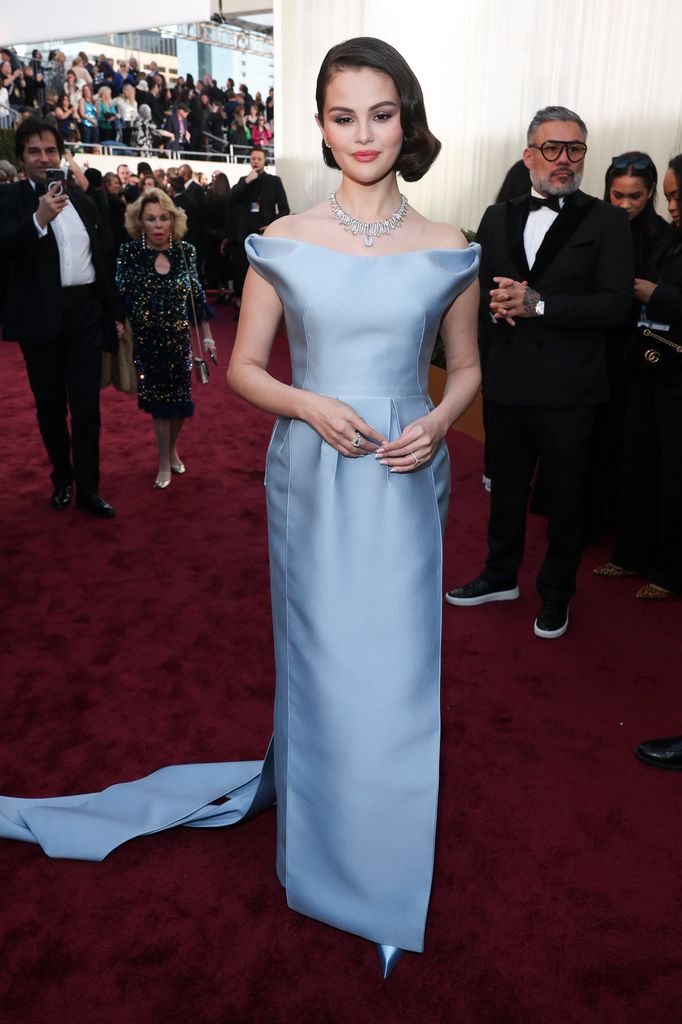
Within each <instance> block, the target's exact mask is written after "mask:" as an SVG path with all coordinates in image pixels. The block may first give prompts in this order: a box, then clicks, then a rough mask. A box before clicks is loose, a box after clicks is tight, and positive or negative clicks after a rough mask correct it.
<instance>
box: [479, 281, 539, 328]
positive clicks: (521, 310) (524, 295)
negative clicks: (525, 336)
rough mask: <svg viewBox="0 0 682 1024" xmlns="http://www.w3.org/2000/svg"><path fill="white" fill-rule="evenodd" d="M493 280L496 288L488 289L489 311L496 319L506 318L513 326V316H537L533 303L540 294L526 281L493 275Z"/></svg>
mask: <svg viewBox="0 0 682 1024" xmlns="http://www.w3.org/2000/svg"><path fill="white" fill-rule="evenodd" d="M493 281H494V282H495V284H496V285H497V288H491V290H490V312H491V313H492V314H493V316H494V317H495V318H496V319H501V320H506V322H507V323H508V324H509V326H510V327H514V325H515V323H516V321H515V320H514V317H517V316H522V317H532V316H537V313H536V312H535V304H536V303H537V302H538V300H539V299H540V296H539V294H538V293H537V292H534V291H533V289H532V288H529V287H528V282H527V281H515V280H514V278H513V277H494V278H493Z"/></svg>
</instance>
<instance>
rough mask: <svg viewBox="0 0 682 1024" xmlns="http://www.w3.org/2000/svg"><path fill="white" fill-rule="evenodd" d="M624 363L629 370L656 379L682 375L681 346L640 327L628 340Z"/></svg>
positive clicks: (670, 339) (646, 328) (677, 342)
mask: <svg viewBox="0 0 682 1024" xmlns="http://www.w3.org/2000/svg"><path fill="white" fill-rule="evenodd" d="M625 361H626V363H627V365H628V366H629V367H630V369H631V370H636V371H639V372H641V373H648V374H650V375H651V376H656V377H674V376H676V375H677V374H679V373H682V344H681V343H680V342H679V341H676V340H675V339H674V338H668V337H666V336H665V335H664V334H658V333H657V332H656V331H652V330H651V328H650V327H645V326H644V325H640V326H639V327H637V329H636V330H635V332H634V334H633V335H632V337H631V338H630V342H629V344H628V346H627V350H626V354H625Z"/></svg>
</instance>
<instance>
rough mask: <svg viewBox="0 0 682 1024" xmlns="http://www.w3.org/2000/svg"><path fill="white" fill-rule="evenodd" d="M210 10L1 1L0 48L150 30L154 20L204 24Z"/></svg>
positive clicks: (179, 0)
mask: <svg viewBox="0 0 682 1024" xmlns="http://www.w3.org/2000/svg"><path fill="white" fill-rule="evenodd" d="M211 10H212V8H211V0H163V3H162V4H161V5H156V6H155V7H154V8H152V7H150V6H146V5H145V4H142V3H140V0H113V3H102V4H84V3H79V2H78V0H76V3H71V4H64V3H53V2H52V0H37V2H33V3H19V2H16V0H15V2H14V3H12V0H4V2H3V4H2V10H1V11H0V45H1V46H14V45H15V44H16V43H31V42H33V41H34V40H35V39H88V38H89V37H90V36H94V35H106V34H107V33H109V32H136V31H138V30H142V29H146V28H151V27H152V26H151V25H150V21H151V20H152V19H154V18H156V19H158V18H163V21H162V22H161V24H162V25H175V24H178V23H183V22H190V21H207V20H208V19H209V18H210V16H211ZM45 56H47V54H45Z"/></svg>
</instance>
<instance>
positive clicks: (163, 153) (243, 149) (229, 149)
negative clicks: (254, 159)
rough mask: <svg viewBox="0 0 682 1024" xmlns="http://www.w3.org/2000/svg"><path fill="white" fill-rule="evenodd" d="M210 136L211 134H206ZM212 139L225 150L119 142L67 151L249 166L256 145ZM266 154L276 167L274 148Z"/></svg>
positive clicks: (77, 144)
mask: <svg viewBox="0 0 682 1024" xmlns="http://www.w3.org/2000/svg"><path fill="white" fill-rule="evenodd" d="M205 134H208V133H205ZM211 138H212V139H216V140H218V141H219V142H220V143H221V144H222V145H223V147H224V148H223V149H222V151H220V152H217V151H216V150H205V149H200V150H192V149H159V148H157V147H150V146H129V145H126V143H125V142H120V141H118V140H116V139H106V140H105V141H104V142H74V143H72V144H69V143H68V142H67V143H66V148H67V149H69V150H70V151H71V152H72V153H73V154H74V155H75V154H76V153H93V154H96V153H100V154H101V155H102V156H137V157H140V158H144V157H149V156H153V157H156V158H157V159H161V160H169V161H171V162H172V163H183V162H184V161H186V160H210V161H212V162H214V163H237V164H242V163H248V162H249V155H250V153H251V150H252V149H253V146H252V145H246V146H235V145H233V144H232V143H230V142H225V140H224V139H218V136H215V135H212V136H211ZM262 148H263V150H264V151H265V158H266V163H274V160H275V150H274V147H273V146H268V147H267V148H266V147H265V146H263V147H262Z"/></svg>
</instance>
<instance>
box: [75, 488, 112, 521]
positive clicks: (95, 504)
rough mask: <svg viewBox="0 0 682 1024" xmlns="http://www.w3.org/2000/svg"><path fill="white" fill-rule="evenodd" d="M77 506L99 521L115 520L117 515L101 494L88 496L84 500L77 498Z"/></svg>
mask: <svg viewBox="0 0 682 1024" xmlns="http://www.w3.org/2000/svg"><path fill="white" fill-rule="evenodd" d="M76 505H77V506H78V508H82V509H84V510H85V511H86V512H89V513H90V515H93V516H97V518H98V519H113V518H114V516H115V515H116V513H115V512H114V510H113V508H112V507H111V505H110V504H109V502H108V501H105V500H104V498H102V497H100V495H99V494H86V495H85V496H84V497H82V498H80V497H77V498H76Z"/></svg>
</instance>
